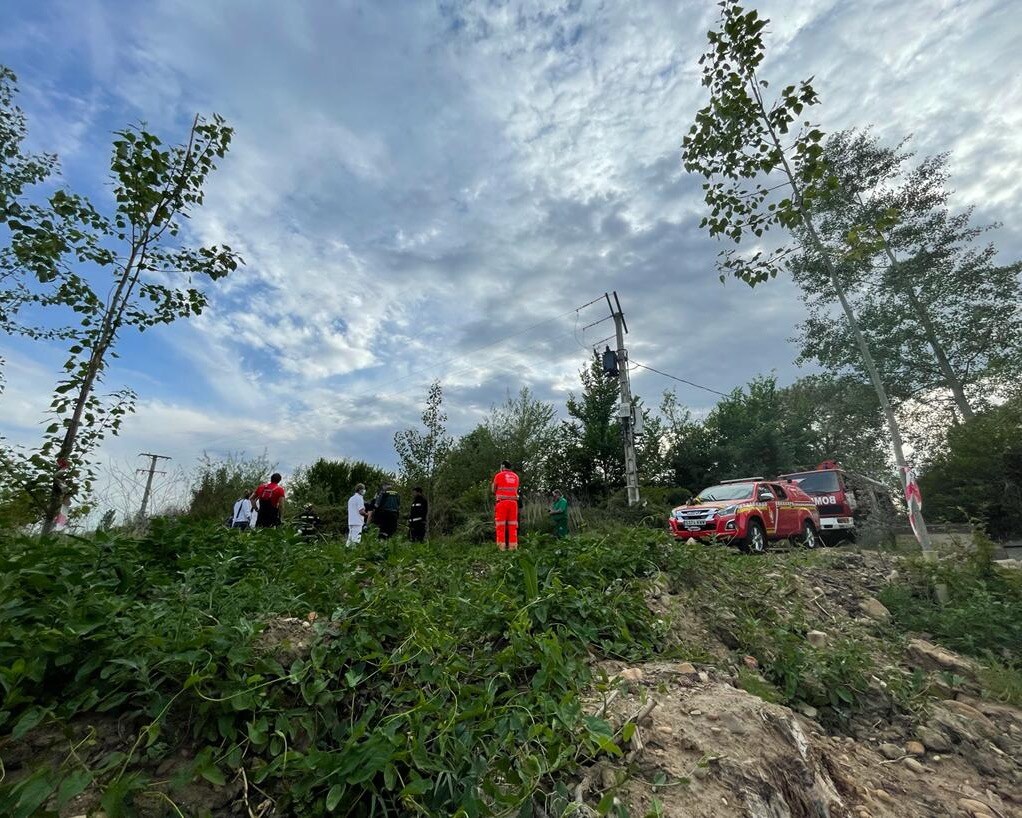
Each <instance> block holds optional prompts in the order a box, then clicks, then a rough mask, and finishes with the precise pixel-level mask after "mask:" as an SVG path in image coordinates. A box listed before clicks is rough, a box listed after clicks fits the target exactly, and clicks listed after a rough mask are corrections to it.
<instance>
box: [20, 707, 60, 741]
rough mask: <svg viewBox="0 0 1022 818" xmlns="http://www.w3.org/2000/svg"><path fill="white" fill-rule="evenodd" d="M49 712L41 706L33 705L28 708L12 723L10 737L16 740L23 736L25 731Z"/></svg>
mask: <svg viewBox="0 0 1022 818" xmlns="http://www.w3.org/2000/svg"><path fill="white" fill-rule="evenodd" d="M49 712H50V711H49V710H46V709H45V708H42V707H33V708H31V709H30V710H26V711H25V712H24V713H23V714H22V716H21V718H20V719H18V721H17V723H16V724H15V725H14V729H13V730H12V731H11V738H13V739H14V740H17V739H19V738H21V737H22V736H24V735H25V733H27V732H28V731H29V730H31V729H32V728H33V727H35V726H36V725H37V724H39V722H41V721H42V720H43V719H44V718H46V716H47V715H48V714H49Z"/></svg>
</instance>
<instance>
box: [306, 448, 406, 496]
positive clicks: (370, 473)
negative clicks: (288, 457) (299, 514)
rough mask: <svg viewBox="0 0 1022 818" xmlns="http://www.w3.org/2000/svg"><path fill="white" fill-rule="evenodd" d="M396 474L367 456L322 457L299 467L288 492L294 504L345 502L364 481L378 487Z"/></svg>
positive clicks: (373, 487) (391, 479)
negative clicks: (353, 458) (368, 461)
mask: <svg viewBox="0 0 1022 818" xmlns="http://www.w3.org/2000/svg"><path fill="white" fill-rule="evenodd" d="M394 479H395V478H394V475H393V474H391V473H390V472H388V471H386V470H385V469H381V468H380V467H379V466H374V465H373V464H372V463H366V462H365V461H364V460H349V459H347V458H340V459H338V460H328V459H327V458H325V457H321V458H319V460H317V461H316V462H315V463H313V464H312V465H311V466H307V467H304V468H299V469H296V470H295V473H294V474H293V475H292V476H291V479H290V480H289V481H288V494H289V495H290V497H291V498H292V500H293V505H294V507H301V506H303V505H305V504H306V503H312V504H313V505H316V506H328V505H329V506H345V504H346V503H347V500H348V498H349V497H350V496H351V494H352V492H353V491H354V490H355V486H356V485H358V484H359V483H363V484H365V485H366V486H367V489H368V491H375V490H376V489H378V488H379V487H380V485H381V484H382V483H392V482H394Z"/></svg>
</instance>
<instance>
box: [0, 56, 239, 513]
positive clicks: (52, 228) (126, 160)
mask: <svg viewBox="0 0 1022 818" xmlns="http://www.w3.org/2000/svg"><path fill="white" fill-rule="evenodd" d="M13 81H14V80H13V75H11V74H10V73H9V72H5V73H3V75H2V80H0V87H2V89H3V90H0V105H2V106H3V114H4V121H5V124H4V125H3V127H2V128H0V134H2V138H3V139H4V142H5V149H7V150H14V151H15V152H14V154H13V158H12V157H10V156H9V157H8V160H7V164H6V165H5V169H4V173H3V177H4V179H5V181H4V182H2V183H0V187H2V188H3V192H2V193H0V197H2V199H0V202H2V206H0V209H2V212H3V213H4V217H3V218H4V224H5V225H6V228H7V230H8V234H9V236H8V243H7V245H6V246H5V247H4V248H3V250H2V252H0V274H2V276H3V278H4V281H5V287H4V290H3V294H2V296H0V304H2V309H3V312H4V314H5V316H6V318H5V328H6V329H8V331H10V330H11V329H18V330H24V329H25V326H26V325H24V324H21V323H18V322H16V321H15V316H16V314H17V313H18V312H19V311H21V310H22V309H23V308H24V307H27V306H28V307H30V306H40V305H41V306H46V307H61V308H64V309H65V310H69V311H70V312H71V313H72V314H73V315H74V316H75V321H74V324H73V329H72V330H71V331H70V332H69V333H68V334H67V336H66V337H70V338H71V346H70V348H69V349H68V358H67V361H66V362H65V364H64V375H63V377H62V378H61V380H60V381H59V382H58V384H57V386H56V389H55V392H54V398H53V401H52V403H51V410H52V412H53V415H54V419H53V422H52V423H51V424H50V426H49V428H48V429H47V431H46V438H45V440H44V442H43V444H42V446H41V447H40V449H39V451H38V453H36V454H35V455H34V456H33V458H32V462H33V464H34V465H35V467H36V469H37V470H38V471H39V472H41V473H43V474H46V475H48V476H49V479H50V481H51V485H50V489H49V497H48V501H47V508H46V509H45V513H44V515H43V529H44V532H48V531H49V530H50V529H51V528H52V526H53V524H54V520H55V518H56V515H57V513H58V511H59V509H60V507H61V504H62V503H63V502H65V501H66V500H67V498H68V497H70V496H72V495H74V494H76V493H79V492H82V491H83V490H84V489H86V488H87V487H88V485H89V483H90V482H91V478H92V471H91V467H90V465H89V454H90V452H91V451H92V450H93V449H94V448H95V447H96V446H97V445H98V443H99V441H100V440H102V438H103V437H104V436H105V435H106V434H107V433H114V434H116V432H117V431H118V429H119V427H120V424H121V422H122V420H123V417H124V415H125V414H126V413H127V412H129V411H131V409H132V406H133V402H134V397H135V396H134V394H133V393H132V392H131V391H130V390H118V391H115V392H114V393H112V394H111V395H109V396H100V395H99V394H97V386H98V385H99V384H100V383H101V382H102V381H103V377H104V375H105V373H106V370H107V367H108V365H109V361H110V358H111V356H113V355H115V354H116V353H115V349H116V346H117V342H118V340H119V339H120V338H121V337H122V336H123V333H124V331H125V330H136V331H139V332H142V331H144V330H146V329H149V328H151V327H154V326H156V325H158V324H167V323H170V322H172V321H174V320H176V319H178V318H186V317H189V316H191V315H196V314H198V313H200V312H201V311H202V309H203V308H204V307H205V305H206V296H205V294H204V293H203V291H202V290H201V289H199V288H198V287H197V286H195V284H194V282H195V280H196V279H198V278H208V279H210V280H216V279H219V278H222V277H223V276H226V275H227V274H229V273H230V272H232V271H234V270H235V269H237V267H238V264H239V262H240V259H239V258H238V256H237V255H236V254H235V253H234V252H233V251H232V250H231V249H230V248H229V247H226V246H192V245H190V244H189V243H188V242H187V241H186V240H185V236H184V235H183V234H182V227H183V222H184V220H185V219H187V218H188V217H189V216H190V215H191V213H192V212H193V211H194V210H195V209H196V208H197V207H199V206H201V205H202V201H203V189H204V187H205V183H206V181H207V178H208V176H209V174H210V173H211V172H212V171H213V170H214V168H215V166H216V161H217V160H218V159H221V158H223V156H224V155H225V154H226V152H227V149H228V147H229V145H230V141H231V136H232V134H233V131H232V129H231V128H229V127H227V125H226V124H225V123H224V120H223V119H222V118H221V117H219V116H216V115H214V116H213V118H212V120H209V121H207V120H205V119H203V118H202V117H198V116H197V117H196V118H195V120H194V121H193V123H192V126H191V128H190V130H189V133H188V138H187V140H186V141H185V142H184V143H182V144H178V145H165V144H164V143H163V142H162V140H161V139H160V138H159V137H158V136H156V135H155V134H152V133H150V132H149V131H147V130H146V129H145V128H144V127H132V128H127V129H125V130H123V131H119V132H117V134H116V138H115V139H114V142H113V151H112V155H111V161H110V171H111V177H112V181H113V190H112V192H113V201H114V204H113V207H112V211H111V212H110V213H109V214H108V215H105V214H103V213H101V212H100V211H99V210H98V209H96V208H95V207H94V206H93V205H92V204H91V203H90V202H89V200H88V199H87V198H85V197H84V196H80V195H78V194H75V193H73V192H71V191H69V190H67V189H66V188H64V187H60V188H57V189H56V190H54V191H53V192H52V193H50V194H49V195H48V196H45V197H25V196H23V195H22V194H23V192H24V189H25V187H26V186H27V185H28V184H32V183H34V182H37V181H40V180H41V179H42V178H45V177H46V175H47V174H48V173H49V172H51V171H52V170H53V168H54V167H55V161H56V160H55V159H52V158H45V159H42V160H31V159H29V160H24V161H23V160H22V159H19V158H18V154H17V146H18V145H19V143H20V138H21V136H22V135H23V130H24V120H23V118H20V112H17V111H16V110H15V109H14V108H13V107H12V106H11V105H10V102H9V99H10V96H11V93H12V90H11V89H12V86H13ZM12 169H13V170H12ZM11 179H13V180H14V181H13V182H12V181H11Z"/></svg>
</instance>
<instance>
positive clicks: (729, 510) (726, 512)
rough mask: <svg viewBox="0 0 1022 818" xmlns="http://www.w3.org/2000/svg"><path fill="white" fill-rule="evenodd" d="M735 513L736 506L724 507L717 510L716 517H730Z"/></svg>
mask: <svg viewBox="0 0 1022 818" xmlns="http://www.w3.org/2000/svg"><path fill="white" fill-rule="evenodd" d="M736 511H738V506H724V508H721V509H718V510H717V516H718V517H730V516H731V515H732V514H734V513H735V512H736Z"/></svg>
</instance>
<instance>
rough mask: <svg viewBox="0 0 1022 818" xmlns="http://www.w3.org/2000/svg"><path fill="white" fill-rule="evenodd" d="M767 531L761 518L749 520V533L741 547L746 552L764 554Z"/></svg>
mask: <svg viewBox="0 0 1022 818" xmlns="http://www.w3.org/2000/svg"><path fill="white" fill-rule="evenodd" d="M766 542H767V539H766V531H764V530H763V524H762V523H761V522H759V520H749V533H748V534H746V535H745V539H744V540H742V542H741V544H740V545H739V547H740V548H741V549H742V551H744V552H745V553H746V554H762V553H763V552H764V551H765V550H766Z"/></svg>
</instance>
